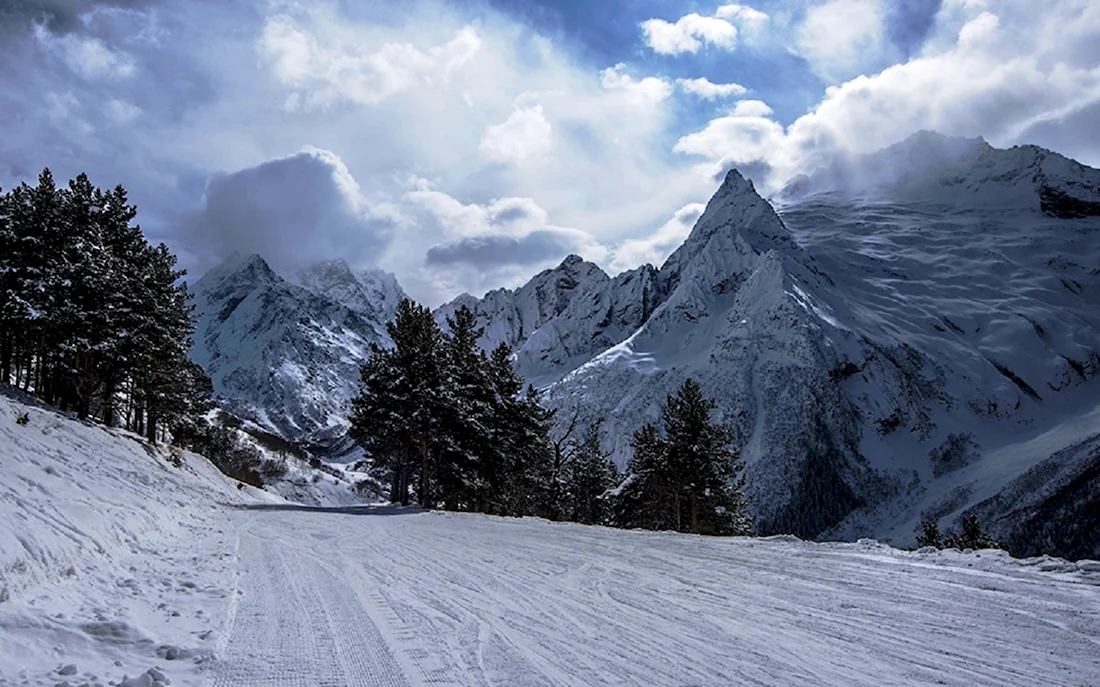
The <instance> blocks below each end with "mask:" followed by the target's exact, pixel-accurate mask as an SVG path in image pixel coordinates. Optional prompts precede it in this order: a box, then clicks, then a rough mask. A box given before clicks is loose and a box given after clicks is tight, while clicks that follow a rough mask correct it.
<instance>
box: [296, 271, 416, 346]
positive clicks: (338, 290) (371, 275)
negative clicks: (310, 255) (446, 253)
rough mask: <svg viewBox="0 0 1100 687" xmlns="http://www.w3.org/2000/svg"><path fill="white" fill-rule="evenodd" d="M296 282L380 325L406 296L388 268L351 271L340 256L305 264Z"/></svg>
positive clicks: (390, 315) (390, 318) (391, 316)
mask: <svg viewBox="0 0 1100 687" xmlns="http://www.w3.org/2000/svg"><path fill="white" fill-rule="evenodd" d="M295 283H297V284H298V285H299V286H301V287H302V288H304V289H306V290H307V291H311V292H313V293H315V294H317V295H318V296H324V297H325V298H328V299H329V300H332V301H336V302H337V303H339V304H340V305H343V306H346V307H347V308H349V309H351V310H354V311H355V312H357V313H359V314H360V315H363V316H365V317H367V318H369V319H371V320H372V321H374V322H376V323H381V324H383V325H384V324H385V323H386V322H389V321H390V320H392V319H393V316H394V314H395V313H396V312H397V305H398V304H399V303H400V302H401V299H403V298H407V296H406V294H405V290H404V289H402V288H401V285H400V284H398V283H397V277H395V276H393V275H392V274H390V273H389V272H383V271H382V270H379V269H373V270H361V271H359V272H353V271H352V270H351V268H350V267H348V264H347V263H346V262H344V261H343V260H328V261H325V262H319V263H317V264H316V265H312V266H310V267H307V268H306V269H304V270H301V271H300V272H298V274H297V275H296V279H295ZM383 331H384V328H383ZM379 333H380V334H381V333H382V332H379Z"/></svg>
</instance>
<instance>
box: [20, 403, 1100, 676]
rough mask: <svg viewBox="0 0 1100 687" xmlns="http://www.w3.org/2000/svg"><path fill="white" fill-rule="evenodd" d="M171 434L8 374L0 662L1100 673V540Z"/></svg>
mask: <svg viewBox="0 0 1100 687" xmlns="http://www.w3.org/2000/svg"><path fill="white" fill-rule="evenodd" d="M24 413H26V415H27V422H26V423H25V424H20V423H19V422H18V421H17V420H18V418H19V417H20V416H21V415H23V414H24ZM175 457H176V456H175V455H174V454H173V453H172V452H171V451H169V450H165V449H162V448H160V447H152V446H150V445H148V444H147V443H146V442H144V441H143V440H142V439H141V438H139V437H136V436H133V435H130V434H127V433H125V432H122V431H119V430H107V429H105V428H103V427H99V426H95V425H92V424H89V423H83V422H79V421H77V420H75V419H72V418H67V417H64V416H62V415H61V414H59V413H57V412H55V411H52V410H48V409H45V408H42V407H40V406H38V405H36V404H35V403H34V401H32V400H29V399H26V398H24V397H21V396H15V395H11V394H8V395H4V394H0V687H17V686H19V687H22V686H23V685H33V686H35V687H37V686H40V685H46V686H52V685H83V684H88V685H97V684H98V685H116V686H118V687H164V686H165V685H168V684H171V685H172V687H199V686H200V685H215V686H219V687H220V686H222V685H226V686H229V685H231V686H233V687H238V686H241V685H285V684H291V685H341V686H345V687H375V686H377V685H394V686H405V685H428V684H438V685H456V686H467V685H468V686H470V687H473V686H475V685H488V684H495V685H519V684H540V685H541V684H547V685H582V684H583V685H621V684H646V685H655V686H658V685H659V686H664V685H668V686H670V687H671V686H674V685H675V686H682V685H685V684H704V685H710V684H738V683H743V682H752V683H759V684H782V685H881V684H924V683H936V684H949V685H1006V684H1020V685H1025V684H1026V685H1032V684H1044V685H1068V686H1069V687H1077V686H1078V685H1081V684H1093V683H1095V682H1096V681H1097V680H1100V664H1098V663H1097V662H1096V660H1095V656H1096V648H1097V640H1096V637H1097V636H1098V633H1100V615H1098V614H1096V613H1094V612H1091V611H1092V609H1094V608H1096V606H1097V604H1098V603H1100V563H1098V562H1097V561H1079V562H1077V563H1068V562H1066V561H1064V560H1059V559H1052V558H1048V557H1042V558H1032V559H1029V560H1014V559H1010V558H1009V557H1008V556H1007V555H1005V554H1004V553H1003V552H999V551H989V550H986V551H977V552H966V553H963V552H958V551H936V550H933V549H922V550H919V551H915V552H908V551H898V550H896V549H892V548H890V547H887V546H883V545H881V544H878V543H877V542H874V541H869V540H863V541H860V542H856V543H849V544H815V543H810V542H803V541H799V540H797V539H796V538H794V537H787V536H785V537H774V538H769V539H746V538H718V537H698V536H692V535H680V534H672V533H656V532H637V531H635V532H628V531H623V530H613V529H608V528H603V527H586V526H581V525H574V524H568V523H551V522H547V521H544V520H539V519H535V518H522V519H518V518H499V517H489V516H482V515H475V514H455V513H428V512H422V511H419V510H418V509H415V508H409V509H402V508H393V507H383V508H373V507H364V506H359V507H354V508H346V509H340V508H306V507H304V506H300V505H295V504H287V503H281V502H276V501H274V500H271V501H268V502H260V499H264V498H267V499H273V497H269V496H267V495H266V494H264V493H263V492H255V491H253V490H251V489H250V488H247V487H246V488H244V489H242V490H238V489H236V488H235V486H234V485H233V483H232V482H230V481H229V480H226V479H225V478H223V477H221V476H220V475H219V474H217V472H216V471H215V470H214V469H213V467H212V466H211V465H210V464H209V463H207V462H206V461H205V460H204V459H202V458H201V457H199V456H195V455H192V454H188V453H182V454H179V456H178V457H179V459H180V466H179V467H175V466H174V465H172V464H171V461H172V459H173V458H175ZM127 674H128V675H129V676H130V677H129V679H126V677H125V676H126V675H127ZM162 678H167V679H162ZM169 680H170V683H169Z"/></svg>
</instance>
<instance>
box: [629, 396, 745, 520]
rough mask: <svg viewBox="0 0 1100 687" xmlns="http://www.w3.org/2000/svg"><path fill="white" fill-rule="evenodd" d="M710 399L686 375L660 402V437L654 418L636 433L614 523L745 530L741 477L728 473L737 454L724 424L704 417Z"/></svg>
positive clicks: (732, 470) (709, 409) (735, 468)
mask: <svg viewBox="0 0 1100 687" xmlns="http://www.w3.org/2000/svg"><path fill="white" fill-rule="evenodd" d="M714 405H715V403H714V401H713V400H712V399H708V398H706V397H705V396H704V395H703V393H702V390H701V389H700V387H699V385H698V383H696V382H695V381H694V380H692V379H688V380H686V381H685V382H684V384H683V386H682V387H681V388H680V390H679V391H678V392H677V393H676V394H675V395H670V396H669V397H668V399H667V401H666V403H665V406H664V408H663V410H662V413H661V419H662V424H663V426H664V437H661V436H660V435H658V433H657V429H656V428H655V427H654V426H652V425H647V426H645V427H643V428H642V429H641V430H639V431H638V432H637V433H635V435H634V440H633V447H634V457H633V458H632V459H631V462H630V464H629V466H628V471H627V472H628V476H627V480H626V482H625V483H624V484H623V485H622V487H621V488H620V489H619V496H618V501H619V503H618V504H617V508H616V520H617V521H618V522H619V523H620V524H622V525H623V526H626V527H645V528H651V529H675V530H677V531H680V532H693V533H696V534H739V535H744V534H750V533H751V531H752V527H751V520H750V518H749V516H748V507H747V503H746V501H745V498H744V496H743V493H742V490H743V488H744V482H743V480H740V479H738V480H736V481H735V479H734V478H735V476H736V475H737V473H738V472H740V468H741V463H740V459H739V456H738V454H737V453H736V452H735V451H732V450H730V449H729V443H730V440H731V438H732V433H731V432H730V430H729V428H727V427H724V426H722V425H719V424H715V423H712V422H711V420H710V415H711V412H712V410H713V409H714Z"/></svg>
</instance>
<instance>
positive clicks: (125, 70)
mask: <svg viewBox="0 0 1100 687" xmlns="http://www.w3.org/2000/svg"><path fill="white" fill-rule="evenodd" d="M34 36H35V39H36V40H37V42H38V44H39V45H41V46H42V47H43V48H45V49H46V50H47V51H49V52H52V53H53V54H55V55H56V56H58V57H59V58H60V59H61V60H62V61H63V62H64V63H65V64H66V66H68V67H69V69H71V70H72V71H73V72H74V73H76V74H77V75H79V76H80V77H81V78H84V79H86V80H89V81H94V80H99V79H125V78H128V77H131V76H133V75H134V72H135V71H136V70H137V65H136V62H135V61H134V58H133V57H132V56H131V55H129V54H127V53H126V52H123V51H121V50H115V49H112V48H110V47H108V46H107V44H106V43H104V42H103V41H102V40H100V39H98V38H94V37H87V36H80V35H77V34H73V33H70V34H65V35H61V36H56V35H54V34H52V33H50V31H49V29H47V28H46V27H45V26H43V25H41V24H37V25H35V27H34Z"/></svg>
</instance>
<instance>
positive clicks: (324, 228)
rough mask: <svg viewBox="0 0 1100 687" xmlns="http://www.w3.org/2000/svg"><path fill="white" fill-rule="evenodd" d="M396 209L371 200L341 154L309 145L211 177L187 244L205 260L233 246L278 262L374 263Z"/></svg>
mask: <svg viewBox="0 0 1100 687" xmlns="http://www.w3.org/2000/svg"><path fill="white" fill-rule="evenodd" d="M399 223H400V217H399V215H398V214H397V212H396V211H395V210H394V209H393V208H391V207H387V206H372V205H371V204H370V203H369V202H368V201H367V200H366V199H365V198H364V197H363V196H362V194H361V192H360V188H359V184H358V183H357V182H356V180H355V178H354V177H353V176H352V175H351V172H350V171H348V168H347V166H346V165H345V164H344V162H343V160H341V159H340V157H339V156H338V155H336V154H335V153H333V152H331V151H328V150H323V149H320V148H314V147H312V146H305V147H303V148H302V150H301V151H300V152H298V153H296V154H294V155H291V156H289V157H283V158H277V159H274V160H269V161H267V162H264V163H261V164H259V165H256V166H255V167H249V168H247V169H242V170H239V171H236V172H231V173H228V174H218V175H215V176H213V177H211V178H210V180H209V181H208V182H207V185H206V193H205V196H204V198H203V207H202V209H201V211H200V212H199V213H198V214H197V215H196V216H194V217H192V218H190V219H189V221H188V228H187V236H188V241H187V245H188V246H189V247H190V249H191V251H192V252H194V253H196V254H198V255H199V257H200V259H202V260H203V261H204V262H205V263H206V266H209V265H211V264H214V263H216V262H217V261H218V260H219V259H220V258H222V257H223V256H225V255H228V254H231V253H233V252H237V253H240V254H242V255H248V254H252V253H260V254H262V255H263V256H264V257H265V258H267V260H268V262H270V263H271V264H272V265H274V266H275V267H276V268H277V269H296V268H300V267H303V266H305V265H308V264H312V263H314V262H317V261H320V260H326V259H331V258H333V257H334V256H341V257H343V258H344V259H345V260H346V261H347V262H348V263H350V264H354V265H357V266H366V265H374V264H375V263H376V261H377V259H378V256H379V253H381V252H382V251H383V250H384V249H385V247H386V246H387V244H388V243H389V241H390V239H391V237H392V233H393V229H394V227H395V226H396V225H397V224H399Z"/></svg>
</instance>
